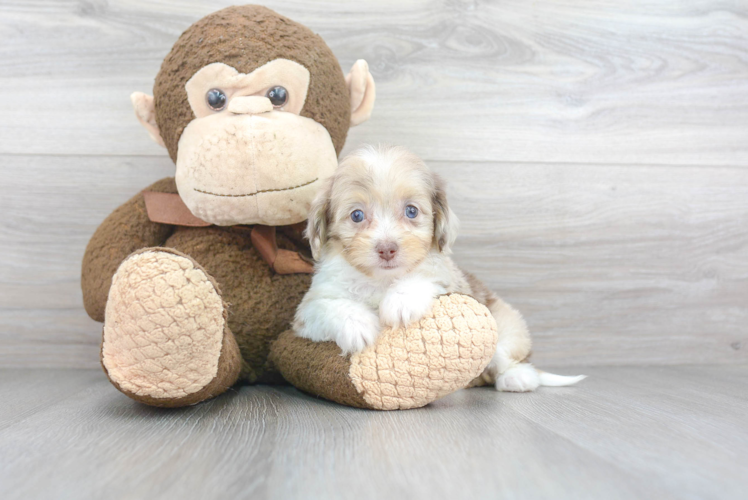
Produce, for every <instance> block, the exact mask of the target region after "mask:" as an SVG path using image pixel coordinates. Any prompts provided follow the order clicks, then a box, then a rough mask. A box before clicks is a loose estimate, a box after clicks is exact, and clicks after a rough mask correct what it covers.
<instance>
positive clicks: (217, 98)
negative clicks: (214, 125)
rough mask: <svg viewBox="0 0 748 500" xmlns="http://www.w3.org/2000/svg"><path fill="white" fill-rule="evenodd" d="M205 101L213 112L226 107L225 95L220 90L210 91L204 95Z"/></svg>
mask: <svg viewBox="0 0 748 500" xmlns="http://www.w3.org/2000/svg"><path fill="white" fill-rule="evenodd" d="M205 100H206V101H208V106H210V109H212V110H213V111H221V110H222V109H223V108H224V107H225V106H226V94H224V93H223V90H220V89H210V90H209V91H208V93H207V94H205Z"/></svg>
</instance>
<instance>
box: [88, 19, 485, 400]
mask: <svg viewBox="0 0 748 500" xmlns="http://www.w3.org/2000/svg"><path fill="white" fill-rule="evenodd" d="M153 92H154V95H153V96H152V97H151V96H149V95H146V94H142V93H137V92H136V93H134V94H133V95H132V102H133V105H134V107H135V111H136V115H137V118H138V120H139V121H140V123H141V124H142V125H143V126H144V127H145V128H146V130H147V131H148V133H149V134H150V136H151V138H152V139H153V140H155V141H156V142H157V143H159V144H161V145H162V146H164V147H165V148H166V149H167V151H168V152H169V156H170V157H171V159H172V160H173V161H174V162H175V164H176V175H175V177H174V178H167V179H162V180H160V181H158V182H156V183H155V184H153V185H151V186H149V187H148V188H146V189H145V190H144V191H142V192H140V193H138V194H137V195H135V196H134V197H133V198H132V199H130V200H129V201H128V202H126V203H125V204H124V205H122V206H121V207H119V208H118V209H116V210H115V211H114V212H113V213H112V214H111V215H109V217H107V218H106V220H105V221H104V222H103V223H102V224H101V226H100V227H99V228H98V229H97V230H96V233H95V234H94V235H93V237H92V238H91V241H90V242H89V244H88V247H87V249H86V252H85V256H84V259H83V268H82V280H81V282H82V289H83V298H84V303H85V308H86V311H87V312H88V314H89V315H90V316H91V317H92V318H93V319H95V320H97V321H102V322H104V328H103V340H102V346H101V362H102V366H103V368H104V371H105V373H106V375H107V376H108V377H109V380H110V381H111V382H112V384H113V385H114V386H115V387H116V388H117V389H119V390H120V391H122V392H123V393H124V394H126V395H127V396H129V397H131V398H133V399H135V400H137V401H140V402H143V403H146V404H149V405H155V406H163V407H178V406H185V405H190V404H195V403H199V402H200V401H203V400H205V399H208V398H211V397H214V396H216V395H218V394H221V393H222V392H224V391H225V390H227V389H228V388H229V387H231V386H232V385H234V384H236V383H244V384H255V383H280V382H283V381H287V382H290V383H292V384H294V385H295V386H296V387H298V388H300V389H302V390H305V391H307V392H310V393H312V394H315V395H319V396H322V397H325V398H328V399H331V400H334V401H337V402H339V403H342V404H348V405H352V406H358V407H364V408H377V409H396V408H411V407H417V406H423V405H425V404H427V403H429V402H430V401H433V400H434V399H436V398H438V397H441V396H443V395H445V394H448V393H449V392H452V391H454V390H457V389H459V388H462V387H465V386H466V385H468V383H470V381H471V380H472V379H473V378H475V377H476V376H478V375H479V374H480V373H481V372H482V370H483V368H484V367H485V366H486V364H487V363H488V361H489V360H490V357H491V354H492V353H493V350H494V348H495V345H496V338H497V334H496V325H495V322H494V321H493V319H492V317H491V315H490V314H489V313H488V311H487V310H486V309H485V308H484V307H483V306H481V305H479V304H478V303H477V302H476V301H474V300H473V299H471V298H470V297H465V296H459V295H452V296H445V297H441V298H440V299H439V300H438V301H437V302H435V306H434V310H433V311H432V313H431V314H430V315H429V316H427V317H426V318H424V320H422V321H421V322H420V324H419V325H416V326H415V327H413V328H410V329H408V330H398V331H392V330H388V331H384V332H383V333H382V335H381V337H380V339H379V341H378V342H377V344H375V345H373V346H370V347H369V348H367V349H366V350H365V351H363V352H361V353H358V354H354V355H352V356H345V357H343V356H341V355H340V351H339V349H338V348H337V346H336V345H335V344H334V343H312V342H309V341H307V340H304V339H300V338H297V337H295V336H294V335H293V332H291V331H287V330H288V329H289V325H290V323H291V319H292V317H293V314H294V312H295V309H296V306H297V305H298V303H299V302H300V301H301V299H302V297H303V295H304V293H305V292H306V290H307V288H308V287H309V284H310V278H311V275H310V273H311V272H312V265H311V259H310V256H309V248H308V245H307V243H306V242H305V241H304V240H303V238H302V235H301V233H300V223H303V222H304V221H305V219H306V218H307V211H308V209H309V205H310V203H311V201H312V199H313V197H314V194H315V191H316V189H317V188H318V186H319V185H320V183H321V181H323V180H324V179H325V178H326V177H328V176H329V175H330V174H331V173H332V172H333V170H334V169H335V168H336V167H337V157H338V154H339V153H340V150H341V149H342V148H343V144H344V142H345V138H346V135H347V132H348V128H349V127H350V126H353V125H357V124H359V123H362V122H364V121H365V120H366V119H367V118H368V117H369V115H370V114H371V110H372V107H373V104H374V98H375V88H374V81H373V79H372V76H371V74H370V73H369V70H368V66H367V64H366V62H365V61H357V62H356V63H355V64H354V66H353V69H352V70H351V72H350V73H349V74H348V75H347V76H344V75H343V72H342V70H341V68H340V65H339V64H338V61H337V59H336V58H335V56H334V55H333V53H332V51H331V50H330V49H329V48H328V47H327V45H326V44H325V42H324V41H323V40H322V39H321V38H320V37H319V36H317V35H315V34H314V33H312V32H311V31H310V30H309V29H308V28H306V27H304V26H302V25H300V24H298V23H296V22H294V21H291V20H290V19H287V18H285V17H283V16H281V15H278V14H276V13H275V12H273V11H271V10H269V9H267V8H264V7H259V6H252V5H249V6H242V7H229V8H226V9H223V10H221V11H218V12H216V13H213V14H211V15H209V16H207V17H205V18H203V19H201V20H199V21H197V22H196V23H195V24H194V25H192V26H191V27H190V28H188V29H187V31H185V32H184V33H183V34H182V36H181V37H180V38H179V40H177V42H176V44H175V45H174V47H173V48H172V50H171V52H170V53H169V54H168V55H167V56H166V58H165V59H164V62H163V64H162V66H161V70H160V71H159V73H158V75H157V76H156V80H155V84H154V89H153Z"/></svg>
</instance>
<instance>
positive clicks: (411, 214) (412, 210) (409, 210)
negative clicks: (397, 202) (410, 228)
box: [405, 205, 418, 219]
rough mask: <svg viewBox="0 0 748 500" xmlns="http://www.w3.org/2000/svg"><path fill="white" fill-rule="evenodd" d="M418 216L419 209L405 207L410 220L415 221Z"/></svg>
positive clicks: (409, 206)
mask: <svg viewBox="0 0 748 500" xmlns="http://www.w3.org/2000/svg"><path fill="white" fill-rule="evenodd" d="M417 215H418V209H417V208H416V207H414V206H413V205H408V206H407V207H405V216H406V217H407V218H408V219H415V218H416V216H417Z"/></svg>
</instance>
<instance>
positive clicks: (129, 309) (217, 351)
mask: <svg viewBox="0 0 748 500" xmlns="http://www.w3.org/2000/svg"><path fill="white" fill-rule="evenodd" d="M222 352H223V354H224V355H223V356H222ZM101 355H102V364H103V366H104V369H105V370H106V372H107V374H108V376H109V379H110V380H111V381H112V382H113V383H114V385H115V386H117V388H118V389H120V390H121V391H122V392H124V393H125V394H127V395H129V396H131V397H133V398H134V399H138V400H141V401H143V402H146V403H149V404H155V405H159V406H183V405H185V404H193V403H196V402H199V401H202V400H203V399H207V397H211V396H213V395H215V394H216V393H220V392H222V391H223V390H225V388H226V387H228V386H229V385H231V384H232V383H233V382H234V381H235V380H236V376H237V375H238V366H239V362H238V347H237V346H236V341H235V340H234V338H233V335H232V334H231V332H229V331H228V330H227V329H226V318H225V307H224V303H223V300H222V299H221V296H220V295H219V292H218V290H217V289H216V286H215V284H214V283H213V282H212V280H211V279H210V277H209V276H208V275H207V273H206V272H205V271H204V270H203V269H202V268H200V267H199V266H198V265H197V264H196V263H195V262H194V261H193V260H192V259H190V258H189V257H187V256H184V255H180V254H177V253H173V252H171V251H168V250H166V249H159V250H148V251H144V252H140V253H136V254H133V255H132V256H130V257H129V258H128V259H127V260H125V261H124V262H123V263H122V265H121V266H120V267H119V269H118V270H117V273H116V274H115V275H114V277H113V279H112V287H111V289H110V292H109V299H108V302H107V306H106V321H105V324H104V339H103V343H102V353H101ZM227 363H228V365H227ZM220 365H223V366H220ZM219 368H220V370H219ZM217 379H221V380H217Z"/></svg>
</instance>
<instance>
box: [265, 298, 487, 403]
mask: <svg viewBox="0 0 748 500" xmlns="http://www.w3.org/2000/svg"><path fill="white" fill-rule="evenodd" d="M496 340H497V334H496V324H495V321H494V319H493V317H492V315H491V312H490V311H489V310H488V309H487V308H486V307H485V306H483V305H481V304H480V303H479V302H478V301H476V300H475V299H473V298H472V297H469V296H467V295H459V294H452V295H445V296H441V297H439V298H438V299H437V300H436V301H435V302H434V307H433V309H432V311H431V312H430V313H429V314H427V315H426V316H425V317H424V318H422V319H421V320H420V321H419V322H418V324H416V325H413V326H411V327H409V328H407V329H405V328H400V329H397V330H394V329H387V330H385V331H383V332H382V333H381V334H380V336H379V338H378V339H377V341H376V343H375V344H374V345H371V346H369V347H367V348H366V349H364V350H363V351H361V352H359V353H355V354H353V355H348V356H341V355H340V348H339V347H338V346H337V344H335V343H334V342H312V341H311V340H308V339H303V338H300V337H297V336H296V335H294V333H293V331H291V330H289V331H286V332H284V333H282V334H281V335H280V337H278V340H276V341H275V343H274V344H273V346H272V348H271V352H270V359H271V361H272V362H273V363H274V364H275V367H276V368H277V369H278V370H279V371H280V372H281V373H282V374H283V377H285V379H286V380H288V381H289V382H291V384H293V385H294V386H296V387H297V388H299V389H301V390H303V391H305V392H308V393H310V394H314V395H316V396H321V397H323V398H326V399H329V400H332V401H335V402H337V403H341V404H345V405H349V406H356V407H359V408H370V409H376V410H398V409H407V408H419V407H421V406H425V405H427V404H428V403H430V402H432V401H434V400H436V399H439V398H441V397H442V396H446V395H447V394H450V393H452V392H454V391H456V390H458V389H462V388H464V387H466V386H467V385H468V384H469V383H470V381H471V380H473V379H474V378H475V377H477V376H478V375H480V374H481V372H483V369H484V368H485V367H486V365H487V364H488V363H489V361H490V360H491V358H492V356H493V354H494V352H495V350H496Z"/></svg>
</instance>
